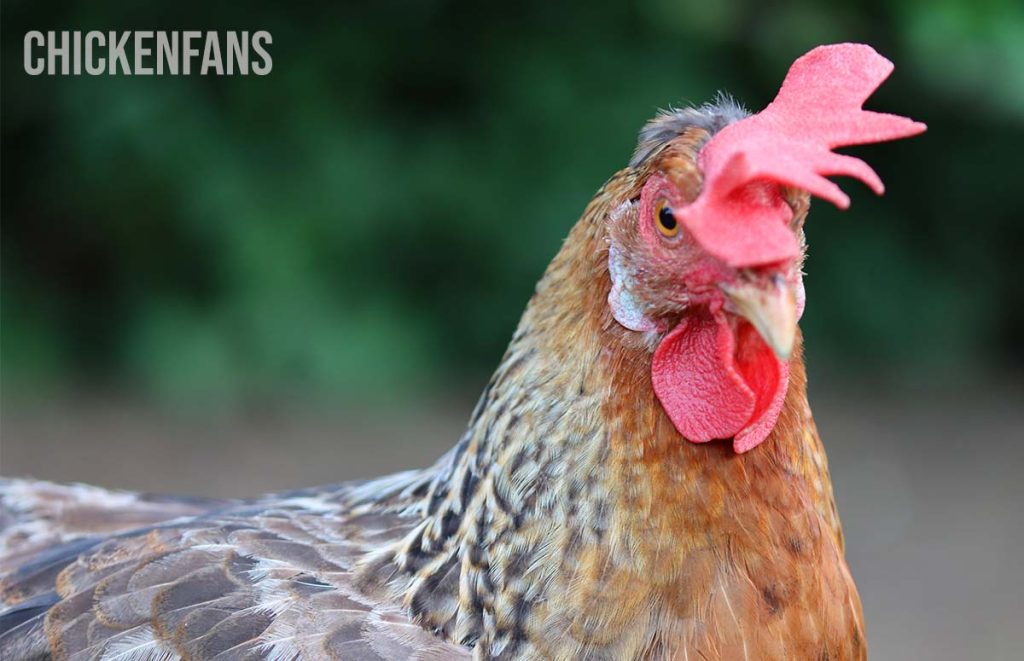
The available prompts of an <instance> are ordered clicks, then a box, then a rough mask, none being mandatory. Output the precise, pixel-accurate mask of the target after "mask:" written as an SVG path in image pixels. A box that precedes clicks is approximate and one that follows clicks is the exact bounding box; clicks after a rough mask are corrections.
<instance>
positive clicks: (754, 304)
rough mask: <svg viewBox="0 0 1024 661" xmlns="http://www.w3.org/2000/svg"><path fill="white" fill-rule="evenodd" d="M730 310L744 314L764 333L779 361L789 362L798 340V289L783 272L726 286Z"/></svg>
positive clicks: (725, 290) (763, 336) (723, 289)
mask: <svg viewBox="0 0 1024 661" xmlns="http://www.w3.org/2000/svg"><path fill="white" fill-rule="evenodd" d="M721 288H722V291H723V292H725V295H726V298H727V299H728V303H727V304H726V309H727V310H729V311H730V312H733V313H735V314H738V315H740V316H741V317H743V318H744V319H746V320H747V321H749V322H750V324H751V325H752V326H753V327H754V328H755V329H756V330H757V332H758V333H760V335H761V337H762V338H763V339H764V341H765V343H766V344H767V345H768V346H769V347H771V348H772V351H774V352H775V355H776V356H778V357H779V360H782V361H787V360H789V357H790V355H792V353H793V343H794V341H795V340H796V322H797V304H796V291H795V290H794V288H793V286H792V285H791V284H789V283H788V282H786V279H785V278H783V277H782V276H781V275H778V274H775V275H772V276H769V277H767V278H764V277H760V278H757V279H756V280H753V281H750V282H742V283H738V284H729V285H722V286H721Z"/></svg>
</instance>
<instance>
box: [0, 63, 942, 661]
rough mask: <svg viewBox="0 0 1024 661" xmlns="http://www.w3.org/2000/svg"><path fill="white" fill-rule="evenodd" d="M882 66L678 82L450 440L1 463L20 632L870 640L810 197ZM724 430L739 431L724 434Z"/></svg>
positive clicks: (912, 128) (681, 643)
mask: <svg viewBox="0 0 1024 661" xmlns="http://www.w3.org/2000/svg"><path fill="white" fill-rule="evenodd" d="M891 71H892V64H891V63H890V62H889V61H888V60H886V59H885V58H883V57H882V56H880V55H878V54H877V53H876V52H875V51H874V50H873V49H871V48H870V47H868V46H864V45H859V44H838V45H831V46H822V47H818V48H815V49H814V50H812V51H810V52H809V53H807V54H806V55H804V56H802V57H801V58H799V59H798V60H797V61H796V62H795V63H794V64H793V66H792V68H791V69H790V71H789V73H788V75H787V76H786V78H785V81H784V82H783V84H782V88H781V90H780V91H779V93H778V95H777V97H776V98H775V100H774V101H772V103H771V104H769V105H768V106H767V107H766V108H765V109H764V110H763V111H761V112H760V113H758V114H754V115H750V114H748V113H747V112H746V111H744V110H743V109H742V108H741V107H739V106H738V105H737V104H736V103H735V102H733V101H731V100H730V99H729V98H728V97H724V96H723V97H720V98H719V99H718V100H717V101H716V102H713V103H710V104H708V105H705V106H702V107H699V108H687V109H680V110H669V111H665V112H662V113H660V114H659V115H658V116H657V117H655V118H654V119H652V120H651V121H650V122H649V123H648V124H647V125H646V126H645V127H644V128H643V129H642V131H641V133H640V140H639V145H638V146H637V149H636V152H635V154H634V156H633V158H632V160H631V161H630V163H629V166H628V167H626V168H625V169H623V170H620V171H619V172H618V173H616V174H614V175H613V176H612V177H611V178H610V179H609V180H608V182H607V183H606V184H605V185H604V186H603V187H602V188H601V190H600V191H599V192H598V193H597V195H596V196H595V197H594V199H593V201H592V202H591V203H590V204H589V206H588V207H587V208H586V210H585V211H584V212H583V216H582V218H581V219H580V220H579V222H577V223H576V225H575V226H574V227H573V228H572V230H571V231H570V233H569V235H568V237H567V239H566V240H565V243H564V245H563V246H562V248H561V250H560V251H559V253H558V254H557V256H556V257H555V258H554V260H553V261H552V262H551V265H550V266H549V267H548V269H547V271H546V273H545V274H544V276H543V277H542V278H541V280H540V281H539V283H538V284H537V288H536V292H535V294H534V295H533V297H532V299H531V300H530V302H529V305H528V306H527V308H526V311H525V313H524V314H523V317H522V320H521V321H520V323H519V326H518V328H517V329H516V331H515V334H514V335H513V337H512V340H511V342H510V344H509V347H508V350H507V352H506V354H505V356H504V358H503V359H502V361H501V364H500V365H499V366H498V369H497V371H496V372H495V373H494V376H493V377H492V378H491V380H490V382H489V383H488V384H487V387H486V388H485V389H484V392H483V395H482V396H481V398H480V400H479V403H478V404H477V406H476V409H475V410H474V411H473V413H472V416H471V418H470V421H469V424H468V427H467V429H466V432H465V434H464V435H463V436H462V438H461V439H460V440H459V441H458V443H457V444H456V445H455V447H454V448H452V450H451V451H450V452H448V453H447V454H446V455H445V456H443V457H442V458H441V459H440V460H439V461H438V462H437V463H436V464H435V465H434V466H432V467H431V468H428V469H425V470H419V471H411V472H406V473H400V474H397V475H392V476H389V477H384V478H380V479H376V480H371V481H366V482H356V483H344V484H340V485H335V486H328V487H321V488H313V489H307V490H302V491H295V492H291V493H283V494H277V495H272V496H267V497H264V498H260V499H256V500H250V501H216V502H215V501H203V500H196V499H175V498H165V497H154V496H147V495H141V494H133V493H126V492H111V491H106V490H102V489H97V488H93V487H87V486H83V485H76V486H60V485H55V484H50V483H42V482H34V481H28V480H7V481H5V482H3V483H2V486H0V504H2V505H0V524H2V525H3V529H2V532H0V558H2V560H0V562H2V564H0V605H2V608H3V610H0V657H2V659H3V660H4V661H23V660H27V659H73V660H85V659H100V660H119V661H172V660H175V659H196V660H213V659H216V660H218V661H219V660H230V659H270V660H288V661H291V660H295V659H336V660H345V661H370V660H379V659H385V660H389V661H390V660H395V659H424V660H426V659H438V660H440V659H463V658H464V659H469V658H478V659H694V660H697V659H833V660H836V659H862V658H865V656H866V654H867V652H866V643H865V634H864V625H863V618H862V615H861V606H860V601H859V598H858V595H857V589H856V587H855V586H854V583H853V580H852V578H851V577H850V572H849V570H848V568H847V565H846V562H845V560H844V555H843V537H842V532H841V530H840V525H839V519H838V516H837V513H836V507H835V502H834V500H833V496H832V488H831V484H830V481H829V474H828V468H827V466H826V461H825V452H824V450H823V448H822V444H821V440H820V439H819V437H818V433H817V431H816V429H815V425H814V420H813V418H812V417H811V411H810V408H809V407H808V403H807V394H806V377H805V371H804V363H803V357H802V352H801V336H800V332H799V329H798V327H797V322H798V320H799V318H800V315H801V313H802V311H803V307H804V288H803V285H802V273H801V266H802V261H803V257H804V231H803V226H804V220H805V217H806V215H807V211H808V206H809V199H810V197H811V196H816V197H820V198H823V199H825V200H828V201H830V202H833V203H834V204H836V205H838V206H840V207H846V206H847V205H848V203H849V200H848V198H847V197H846V196H845V195H844V194H843V193H842V191H840V190H839V188H838V187H837V186H836V185H835V184H834V183H833V182H831V181H829V180H828V179H826V178H825V175H848V176H853V177H856V178H858V179H860V180H862V181H864V182H865V183H866V184H868V185H869V186H870V187H871V188H872V189H874V190H875V191H876V192H878V193H881V192H882V183H881V181H880V180H879V178H878V176H877V175H876V174H875V173H874V171H873V170H871V168H869V167H868V166H867V165H866V164H865V163H864V162H863V161H861V160H858V159H856V158H853V157H851V156H846V155H840V154H837V153H834V152H833V151H832V149H833V148H836V147H840V146H845V145H854V144H863V143H871V142H881V141H886V140H893V139H896V138H903V137H908V136H911V135H914V134H917V133H920V132H921V131H923V130H924V129H925V127H924V125H923V124H920V123H917V122H914V121H911V120H910V119H907V118H904V117H899V116H895V115H889V114H882V113H876V112H869V111H865V110H862V108H861V106H862V104H863V103H864V101H865V100H866V99H867V98H868V96H869V95H870V94H871V93H872V92H873V91H874V90H875V89H876V88H877V87H878V85H880V84H881V82H882V81H883V80H884V79H885V78H886V77H888V75H889V73H890V72H891ZM723 440H724V441H725V442H722V441H723Z"/></svg>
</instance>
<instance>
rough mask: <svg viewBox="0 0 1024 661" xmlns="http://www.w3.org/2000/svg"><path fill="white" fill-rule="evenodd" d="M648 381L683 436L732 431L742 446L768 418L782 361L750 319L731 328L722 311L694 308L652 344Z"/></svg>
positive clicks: (761, 433)
mask: <svg viewBox="0 0 1024 661" xmlns="http://www.w3.org/2000/svg"><path fill="white" fill-rule="evenodd" d="M651 382H652V384H653V386H654V392H655V394H656V395H657V396H658V399H659V400H660V401H661V405H662V408H664V410H665V413H666V414H667V415H668V417H669V419H670V420H671V421H672V424H673V425H675V427H676V429H677V430H678V431H679V433H680V434H682V435H683V436H684V437H686V438H687V439H688V440H690V441H693V442H694V443H705V442H707V441H710V440H712V439H719V438H733V439H734V440H733V448H734V449H735V450H736V451H737V452H746V451H747V450H750V449H752V448H753V447H755V446H756V445H758V444H759V443H760V442H761V441H763V440H764V439H765V438H767V437H768V434H770V433H771V430H772V428H773V427H774V426H775V422H776V420H778V417H779V412H780V411H781V410H782V402H783V400H784V399H785V394H786V387H787V386H788V383H789V366H788V365H787V364H786V363H783V362H782V361H780V360H779V359H778V358H776V356H775V354H774V353H773V352H772V350H771V348H770V347H769V346H768V345H767V344H765V342H764V340H763V339H761V336H760V335H758V333H757V331H756V330H755V329H754V328H753V327H752V326H751V325H750V324H748V323H746V322H741V323H740V324H739V326H738V328H737V331H736V332H735V333H734V332H733V329H732V328H731V326H730V325H729V323H728V321H727V320H726V318H725V316H724V313H722V312H719V313H717V314H711V313H710V312H696V311H695V312H694V313H693V314H691V315H689V316H688V317H687V318H686V319H684V320H683V321H682V322H681V323H680V324H679V325H678V326H676V327H675V328H674V329H672V330H671V331H670V332H669V333H668V334H667V335H666V336H665V337H664V339H662V341H661V344H659V345H658V348H657V349H656V350H655V352H654V359H653V362H652V364H651Z"/></svg>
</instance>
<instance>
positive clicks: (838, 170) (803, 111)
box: [679, 44, 925, 267]
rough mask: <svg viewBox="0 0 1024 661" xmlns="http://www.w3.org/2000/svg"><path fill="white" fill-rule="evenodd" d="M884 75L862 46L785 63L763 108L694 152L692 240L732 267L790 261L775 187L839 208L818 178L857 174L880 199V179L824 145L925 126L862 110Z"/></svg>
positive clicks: (888, 136) (688, 222) (793, 252)
mask: <svg viewBox="0 0 1024 661" xmlns="http://www.w3.org/2000/svg"><path fill="white" fill-rule="evenodd" d="M892 70H893V64H892V62H890V61H889V60H887V59H885V58H884V57H882V56H881V55H879V54H878V53H877V52H875V50H874V49H873V48H871V47H870V46H866V45H864V44H834V45H830V46H818V47H817V48H815V49H814V50H812V51H810V52H809V53H807V54H806V55H804V56H803V57H801V58H800V59H798V60H797V61H796V62H794V63H793V66H792V67H790V69H789V73H788V74H787V75H786V79H785V80H784V81H783V82H782V88H781V89H780V90H779V93H778V95H777V96H776V97H775V100H774V101H772V102H771V103H770V104H768V107H767V108H765V109H764V110H762V111H761V112H760V113H758V114H756V115H753V116H751V117H747V118H746V119H743V120H740V121H738V122H736V123H734V124H730V125H729V126H727V127H725V128H724V129H722V130H721V131H720V132H719V133H717V134H716V135H715V136H714V137H713V138H711V140H709V141H708V143H707V144H706V145H705V146H704V148H703V149H702V150H701V153H700V157H699V162H700V166H701V169H702V170H703V172H704V189H703V190H702V191H701V194H700V195H699V196H698V197H697V199H696V200H695V201H694V202H693V204H691V205H689V206H688V207H686V208H684V209H681V210H680V213H679V215H680V216H681V219H682V222H683V224H684V226H685V227H686V228H687V229H688V230H689V231H690V233H691V234H692V235H693V237H694V238H695V239H696V240H697V242H698V243H700V244H701V245H702V246H703V247H704V248H705V249H706V250H707V251H708V252H710V253H712V254H713V255H715V256H716V257H718V258H720V259H722V260H723V261H725V262H726V263H728V264H730V265H732V266H734V267H746V266H757V265H763V264H771V263H774V262H779V261H783V260H787V259H792V258H794V257H797V256H798V255H799V251H800V248H799V246H798V245H797V242H796V238H795V237H794V235H793V232H791V231H790V230H789V229H788V227H787V223H788V222H789V221H790V220H791V218H792V215H793V214H792V210H791V209H790V207H789V205H788V204H786V202H785V201H784V200H783V199H782V194H781V189H780V186H779V185H780V184H781V185H785V186H792V187H795V188H802V189H804V190H806V191H808V192H809V193H811V194H812V195H816V196H818V197H820V198H823V199H826V200H828V201H830V202H832V203H833V204H835V205H836V206H837V207H839V208H841V209H845V208H846V207H848V206H849V205H850V199H849V198H848V197H847V196H846V195H845V194H844V193H843V191H842V190H840V189H839V186H837V185H836V184H834V183H832V182H831V181H829V180H828V179H826V178H825V176H824V175H848V176H851V177H856V178H857V179H860V180H861V181H863V182H864V183H866V184H867V185H868V186H870V187H871V189H872V190H874V191H875V192H876V193H878V194H881V193H882V191H883V190H884V187H883V186H882V181H881V179H879V178H878V175H877V174H875V171H874V170H872V169H871V168H870V167H869V166H868V164H867V163H865V162H864V161H862V160H860V159H858V158H854V157H852V156H844V155H842V154H836V153H834V152H833V151H832V149H833V148H835V147H842V146H846V145H859V144H867V143H871V142H884V141H886V140H895V139H897V138H906V137H909V136H912V135H916V134H918V133H921V132H922V131H924V130H925V125H924V124H921V123H920V122H915V121H913V120H911V119H908V118H906V117H900V116H898V115H889V114H885V113H877V112H871V111H867V110H862V109H861V106H862V105H863V104H864V101H866V100H867V98H868V97H869V96H870V95H871V93H872V92H874V91H875V90H876V89H877V88H878V86H879V85H880V84H881V83H882V81H884V80H885V79H886V78H888V77H889V74H890V73H892Z"/></svg>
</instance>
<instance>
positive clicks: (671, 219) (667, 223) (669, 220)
mask: <svg viewBox="0 0 1024 661" xmlns="http://www.w3.org/2000/svg"><path fill="white" fill-rule="evenodd" d="M658 222H659V223H661V226H662V227H664V228H665V229H667V230H674V229H675V228H676V217H675V215H674V214H673V213H672V207H667V206H666V207H662V208H661V211H659V212H658Z"/></svg>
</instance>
